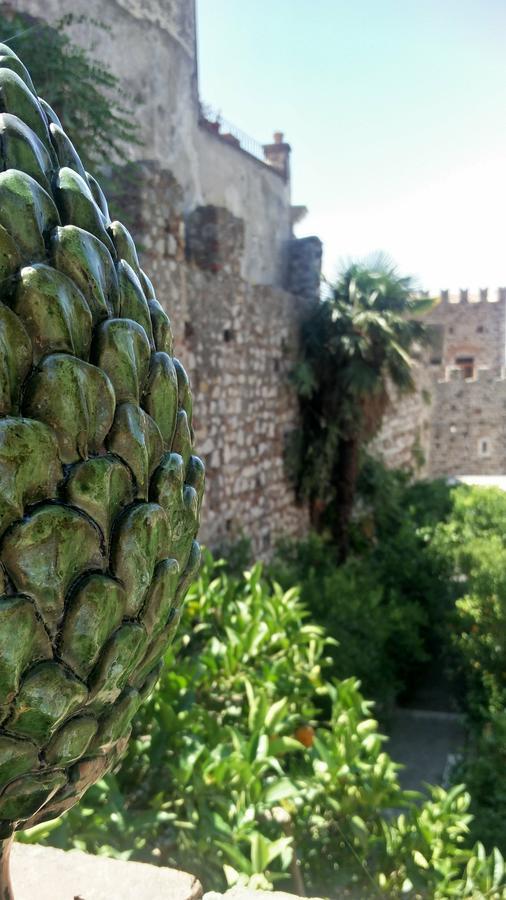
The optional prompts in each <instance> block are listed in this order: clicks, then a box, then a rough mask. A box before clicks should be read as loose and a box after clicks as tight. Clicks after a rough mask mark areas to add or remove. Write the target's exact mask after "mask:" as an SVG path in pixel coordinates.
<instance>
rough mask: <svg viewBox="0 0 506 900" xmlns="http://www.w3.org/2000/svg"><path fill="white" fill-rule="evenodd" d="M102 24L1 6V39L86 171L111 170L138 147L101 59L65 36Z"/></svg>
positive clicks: (127, 114)
mask: <svg viewBox="0 0 506 900" xmlns="http://www.w3.org/2000/svg"><path fill="white" fill-rule="evenodd" d="M75 25H93V26H94V27H96V28H99V29H105V30H107V29H106V26H105V25H104V24H103V23H101V22H97V21H95V20H92V19H90V18H89V17H87V16H83V15H79V16H77V15H74V14H72V13H70V14H68V15H65V16H62V18H60V19H59V20H58V21H57V22H56V23H54V25H49V24H48V23H47V22H45V21H44V20H42V19H38V18H34V17H33V16H30V15H28V14H27V13H21V12H17V11H14V10H13V9H12V7H11V6H10V5H9V4H6V3H4V4H1V5H0V40H1V41H2V42H4V43H7V44H9V46H10V47H12V49H13V50H14V51H15V52H16V53H17V54H18V56H20V57H21V59H22V60H23V62H24V64H25V66H26V67H27V68H28V69H29V71H30V74H31V76H32V79H33V82H34V84H35V87H36V90H37V91H38V93H39V94H40V95H41V96H43V97H44V98H45V99H46V100H47V102H48V103H49V104H50V106H52V107H53V109H54V110H55V112H56V113H57V115H58V116H59V118H60V119H61V121H62V124H63V126H64V128H65V130H66V132H67V134H68V136H69V137H70V139H71V141H72V142H73V144H74V145H75V147H76V149H77V151H78V153H79V155H80V156H81V159H82V161H83V163H84V166H85V168H86V169H88V170H91V171H92V172H93V171H94V170H96V169H97V168H100V169H103V168H104V165H106V166H109V167H112V168H114V166H115V165H116V166H117V165H120V164H122V163H123V162H125V161H126V160H127V158H128V152H127V150H128V147H129V146H132V145H140V144H141V143H142V142H141V141H140V140H139V137H138V133H137V127H136V123H135V121H134V119H133V117H132V116H131V114H130V111H129V109H128V108H127V102H128V98H127V97H126V96H125V94H124V93H123V92H122V90H121V87H120V84H119V81H118V79H117V78H116V77H115V76H114V75H113V74H112V73H111V71H110V70H109V68H108V66H107V64H106V63H104V62H102V61H99V60H97V59H95V58H94V55H93V47H90V48H89V49H85V48H83V47H81V46H79V45H78V44H76V43H75V42H74V41H73V40H72V38H71V37H70V34H69V29H70V27H71V26H75Z"/></svg>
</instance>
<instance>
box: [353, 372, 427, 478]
mask: <svg viewBox="0 0 506 900" xmlns="http://www.w3.org/2000/svg"><path fill="white" fill-rule="evenodd" d="M414 378H415V382H416V390H415V391H414V392H413V393H411V394H403V395H399V392H398V391H397V390H396V389H395V388H394V387H392V386H391V387H390V388H389V391H388V393H389V397H390V404H389V407H388V409H387V412H386V414H385V416H384V419H383V425H382V427H381V430H380V432H379V434H378V435H376V437H375V438H374V440H373V441H372V442H371V444H370V445H369V451H370V452H371V453H372V454H373V456H376V457H379V458H380V459H381V460H382V461H383V462H384V463H385V465H386V466H387V467H388V468H390V469H410V470H411V471H412V472H414V473H415V474H416V475H417V476H418V477H424V476H425V475H427V474H428V471H429V464H430V442H431V417H432V415H433V396H432V386H433V376H432V373H431V372H430V369H429V367H428V365H427V361H426V360H425V359H424V360H419V361H418V362H417V363H416V368H415V373H414Z"/></svg>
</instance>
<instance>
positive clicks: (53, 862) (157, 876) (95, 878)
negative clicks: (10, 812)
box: [11, 843, 202, 900]
mask: <svg viewBox="0 0 506 900" xmlns="http://www.w3.org/2000/svg"><path fill="white" fill-rule="evenodd" d="M11 877H12V886H13V890H14V897H15V900H201V897H202V887H201V885H200V882H199V881H197V879H196V878H195V876H194V875H188V874H187V873H186V872H180V871H179V870H177V869H166V868H158V867H157V866H151V865H148V864H146V863H138V862H124V861H122V860H117V859H108V858H107V857H105V856H92V855H91V854H89V853H81V852H80V851H79V850H70V851H68V852H66V851H64V850H56V849H55V848H54V847H40V846H38V845H31V844H18V843H15V844H14V846H13V848H12V854H11Z"/></svg>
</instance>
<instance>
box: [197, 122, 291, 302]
mask: <svg viewBox="0 0 506 900" xmlns="http://www.w3.org/2000/svg"><path fill="white" fill-rule="evenodd" d="M195 137H196V147H197V152H198V158H199V176H200V196H201V197H202V198H203V202H205V203H210V204H213V205H215V206H220V207H225V209H228V210H229V211H230V212H231V213H233V215H234V216H237V217H238V218H240V219H243V221H244V227H245V234H244V254H243V258H242V263H241V274H242V277H243V278H245V279H246V280H247V281H250V282H254V283H257V284H276V285H284V284H285V282H286V273H287V249H288V242H289V241H290V240H291V237H292V225H291V216H290V183H289V181H288V180H286V179H284V178H283V177H282V176H281V175H279V174H278V173H277V172H275V171H273V170H272V169H270V168H268V167H267V166H266V165H264V164H263V163H261V162H259V161H257V160H256V159H254V158H253V157H245V154H244V153H243V152H242V151H241V150H240V149H238V148H237V147H233V146H228V145H227V144H226V143H225V141H223V140H222V139H221V138H220V137H218V136H217V135H215V134H213V133H212V132H210V131H208V130H207V129H205V128H198V129H197V131H196V135H195Z"/></svg>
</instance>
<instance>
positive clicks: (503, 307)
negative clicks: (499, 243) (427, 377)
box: [425, 288, 506, 373]
mask: <svg viewBox="0 0 506 900" xmlns="http://www.w3.org/2000/svg"><path fill="white" fill-rule="evenodd" d="M485 295H486V296H485ZM425 321H426V322H427V323H428V324H430V325H435V326H439V327H440V328H442V329H443V332H444V335H443V354H442V359H441V372H442V373H444V371H445V369H446V367H448V366H453V365H455V360H456V358H457V357H458V356H470V357H473V358H474V360H475V365H476V367H480V366H490V367H495V368H500V367H501V366H503V365H504V362H505V352H506V296H505V292H504V291H503V289H501V288H500V289H499V290H497V291H494V292H492V291H487V292H482V295H480V294H477V295H472V294H470V293H468V292H467V291H461V292H460V293H459V294H456V295H451V294H448V293H447V292H442V294H441V297H440V300H439V302H438V304H437V305H436V306H435V307H434V308H433V309H432V310H431V311H430V312H429V313H428V314H427V316H426V317H425Z"/></svg>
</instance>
